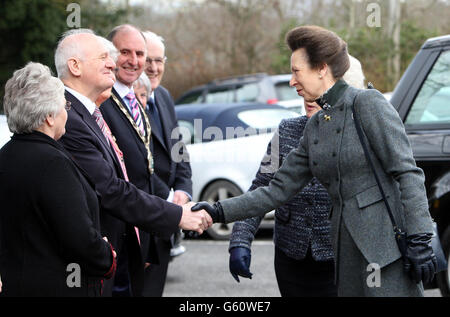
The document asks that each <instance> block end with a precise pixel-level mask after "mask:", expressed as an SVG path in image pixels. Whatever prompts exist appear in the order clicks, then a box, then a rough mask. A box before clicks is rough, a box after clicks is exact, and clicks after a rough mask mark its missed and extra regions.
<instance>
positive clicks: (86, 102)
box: [64, 86, 97, 115]
mask: <svg viewBox="0 0 450 317" xmlns="http://www.w3.org/2000/svg"><path fill="white" fill-rule="evenodd" d="M64 87H65V88H66V90H67V91H68V92H70V93H71V94H72V95H73V96H74V97H75V98H77V99H78V101H80V102H81V104H82V105H83V106H85V107H86V109H87V110H88V111H89V113H90V114H91V115H93V114H94V111H95V108H96V107H97V105H96V104H95V103H94V102H93V101H92V100H91V99H89V98H88V97H86V96H85V95H83V94H81V93H79V92H78V91H76V90H73V89H72V88H69V87H67V86H64Z"/></svg>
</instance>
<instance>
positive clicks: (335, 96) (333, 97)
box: [316, 79, 348, 110]
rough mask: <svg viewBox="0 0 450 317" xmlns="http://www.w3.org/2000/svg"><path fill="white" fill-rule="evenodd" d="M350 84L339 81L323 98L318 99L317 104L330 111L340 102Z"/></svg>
mask: <svg viewBox="0 0 450 317" xmlns="http://www.w3.org/2000/svg"><path fill="white" fill-rule="evenodd" d="M347 87H348V84H347V83H346V82H345V81H344V80H343V79H339V80H338V81H337V82H336V83H335V84H334V85H333V87H331V88H330V89H328V90H327V91H326V92H325V93H324V94H323V95H322V96H320V97H319V98H318V99H316V102H317V104H318V105H319V106H320V107H321V108H322V109H323V110H328V109H330V108H331V107H332V106H333V105H335V104H336V102H337V101H338V100H339V98H340V97H341V95H342V92H343V91H344V90H345V89H347Z"/></svg>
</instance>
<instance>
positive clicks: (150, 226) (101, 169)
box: [61, 92, 182, 294]
mask: <svg viewBox="0 0 450 317" xmlns="http://www.w3.org/2000/svg"><path fill="white" fill-rule="evenodd" d="M66 99H67V100H69V101H70V102H71V103H72V109H71V110H70V111H69V112H68V120H67V123H66V134H65V135H64V136H63V137H62V138H61V142H62V143H63V145H64V147H65V148H66V149H67V150H68V151H69V152H70V153H71V154H72V155H73V156H74V158H75V160H76V161H77V163H78V164H79V165H81V166H82V167H83V169H84V170H86V171H87V173H88V174H89V176H90V177H91V179H92V180H93V182H94V183H95V186H96V190H97V193H98V194H99V196H100V198H101V209H100V220H101V229H102V232H103V234H104V235H106V236H107V237H108V239H109V240H110V242H111V244H112V245H113V246H114V247H115V248H116V249H117V252H118V255H119V256H120V253H121V249H122V244H123V243H124V242H125V243H126V246H127V253H128V260H129V265H130V270H131V272H130V275H131V276H130V278H131V282H132V287H133V293H134V294H139V293H140V292H141V290H140V289H141V288H142V275H143V256H142V254H141V250H140V248H139V245H138V244H137V239H136V234H135V232H134V228H133V226H137V227H139V228H140V229H142V230H145V231H146V232H148V233H153V234H155V235H159V236H162V237H170V236H171V235H172V233H174V232H175V231H176V230H178V224H179V222H180V219H181V213H182V210H181V207H179V206H176V205H173V204H168V203H167V202H166V201H165V200H163V199H160V198H158V197H155V196H152V195H149V194H148V193H147V192H145V191H143V190H140V189H139V188H138V187H136V186H135V185H133V184H132V183H131V182H126V181H125V180H124V175H123V173H122V170H121V168H120V164H119V162H118V161H117V158H116V156H115V154H114V153H113V150H112V149H111V147H110V146H109V145H108V144H107V142H106V139H105V137H104V136H103V134H102V132H101V130H100V128H99V126H98V125H97V123H96V122H95V120H94V118H93V117H92V116H91V114H90V113H89V112H88V111H87V109H86V107H85V106H84V105H83V104H81V102H80V101H79V100H78V99H77V98H75V97H74V96H72V95H71V94H70V93H68V92H66ZM105 106H106V107H107V106H108V105H103V106H102V107H105ZM119 147H120V145H119ZM122 151H123V150H122ZM128 176H130V173H128ZM124 234H126V236H127V239H125V241H123V237H124ZM107 288H108V290H105V293H107V291H108V292H109V291H110V290H111V289H112V285H108V286H107Z"/></svg>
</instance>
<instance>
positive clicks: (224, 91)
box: [205, 87, 234, 103]
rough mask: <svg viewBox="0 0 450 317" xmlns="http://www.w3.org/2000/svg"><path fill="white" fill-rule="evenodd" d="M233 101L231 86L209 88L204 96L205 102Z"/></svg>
mask: <svg viewBox="0 0 450 317" xmlns="http://www.w3.org/2000/svg"><path fill="white" fill-rule="evenodd" d="M233 101H234V90H233V88H232V87H226V88H220V89H213V90H209V91H208V93H207V94H206V98H205V103H228V102H233Z"/></svg>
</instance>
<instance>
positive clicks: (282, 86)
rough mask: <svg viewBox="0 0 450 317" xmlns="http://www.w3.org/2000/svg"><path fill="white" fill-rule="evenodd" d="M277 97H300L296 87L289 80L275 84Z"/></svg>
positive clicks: (282, 99)
mask: <svg viewBox="0 0 450 317" xmlns="http://www.w3.org/2000/svg"><path fill="white" fill-rule="evenodd" d="M275 91H276V93H277V98H278V100H280V101H284V100H292V99H298V94H297V91H296V90H295V88H293V87H290V86H289V81H282V82H279V83H276V84H275Z"/></svg>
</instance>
